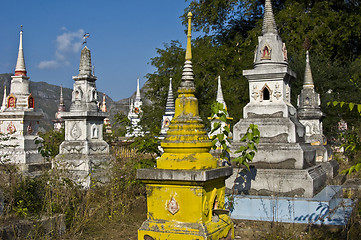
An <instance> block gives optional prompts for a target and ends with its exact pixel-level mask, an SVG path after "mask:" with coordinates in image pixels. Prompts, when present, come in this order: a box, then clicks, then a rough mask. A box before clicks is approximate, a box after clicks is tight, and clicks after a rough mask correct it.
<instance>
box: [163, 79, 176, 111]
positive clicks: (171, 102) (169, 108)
mask: <svg viewBox="0 0 361 240" xmlns="http://www.w3.org/2000/svg"><path fill="white" fill-rule="evenodd" d="M174 111H175V105H174V98H173V90H172V78H169V89H168V97H167V103H166V105H165V114H174Z"/></svg>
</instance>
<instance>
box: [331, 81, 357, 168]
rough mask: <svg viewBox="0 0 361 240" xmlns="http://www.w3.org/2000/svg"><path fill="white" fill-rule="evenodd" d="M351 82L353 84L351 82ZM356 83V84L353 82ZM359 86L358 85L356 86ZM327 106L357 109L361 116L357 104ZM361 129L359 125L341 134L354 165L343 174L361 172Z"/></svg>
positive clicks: (336, 102) (345, 148) (336, 103)
mask: <svg viewBox="0 0 361 240" xmlns="http://www.w3.org/2000/svg"><path fill="white" fill-rule="evenodd" d="M351 82H353V81H352V80H351ZM353 83H354V82H353ZM356 86H357V85H356ZM327 105H332V106H333V107H336V106H340V108H342V107H343V106H347V107H348V109H349V111H352V110H354V109H357V112H358V114H359V115H361V104H356V103H347V102H343V101H341V102H339V101H333V102H328V103H327ZM360 136H361V128H360V125H358V126H357V127H356V128H355V127H354V128H353V129H351V130H349V131H347V132H346V133H341V134H340V138H341V139H342V140H343V143H342V144H341V147H343V148H344V150H345V153H346V154H347V156H348V158H349V160H351V162H353V164H354V165H352V166H351V167H349V168H348V169H345V170H343V171H342V172H341V173H343V174H351V173H352V172H353V171H356V172H358V171H360V169H361V138H360Z"/></svg>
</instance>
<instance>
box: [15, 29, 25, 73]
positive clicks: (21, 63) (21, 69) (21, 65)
mask: <svg viewBox="0 0 361 240" xmlns="http://www.w3.org/2000/svg"><path fill="white" fill-rule="evenodd" d="M15 76H26V67H25V59H24V50H23V25H21V26H20V42H19V52H18V59H17V62H16V67H15Z"/></svg>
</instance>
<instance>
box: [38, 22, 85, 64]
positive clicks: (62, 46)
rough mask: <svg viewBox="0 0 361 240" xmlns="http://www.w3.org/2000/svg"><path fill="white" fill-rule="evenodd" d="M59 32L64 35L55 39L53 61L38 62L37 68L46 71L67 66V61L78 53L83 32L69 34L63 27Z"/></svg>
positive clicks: (80, 30)
mask: <svg viewBox="0 0 361 240" xmlns="http://www.w3.org/2000/svg"><path fill="white" fill-rule="evenodd" d="M61 30H62V31H64V33H62V34H61V35H59V36H57V37H56V51H55V54H54V57H55V59H54V60H46V61H42V62H40V63H39V64H38V66H37V67H38V68H40V69H46V68H56V67H60V66H62V65H69V64H70V63H69V61H68V60H67V59H69V58H72V57H73V56H74V54H75V53H78V52H79V51H80V48H81V47H82V42H83V35H84V33H85V31H84V30H83V29H79V30H77V31H75V32H70V31H69V30H67V29H66V28H65V27H62V28H61Z"/></svg>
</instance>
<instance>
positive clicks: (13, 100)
mask: <svg viewBox="0 0 361 240" xmlns="http://www.w3.org/2000/svg"><path fill="white" fill-rule="evenodd" d="M7 103H8V108H15V107H16V97H15V96H14V94H12V93H11V94H10V95H9V96H8V100H7Z"/></svg>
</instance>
